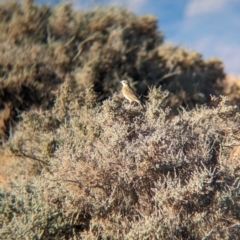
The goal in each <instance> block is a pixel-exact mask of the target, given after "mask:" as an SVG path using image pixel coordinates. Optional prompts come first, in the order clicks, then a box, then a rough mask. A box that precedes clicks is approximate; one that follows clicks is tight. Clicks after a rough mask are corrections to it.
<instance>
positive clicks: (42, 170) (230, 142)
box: [0, 0, 240, 240]
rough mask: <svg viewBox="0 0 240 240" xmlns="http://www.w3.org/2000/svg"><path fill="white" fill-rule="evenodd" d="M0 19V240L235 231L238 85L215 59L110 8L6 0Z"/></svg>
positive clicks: (239, 162) (232, 234)
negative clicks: (126, 90) (124, 84)
mask: <svg viewBox="0 0 240 240" xmlns="http://www.w3.org/2000/svg"><path fill="white" fill-rule="evenodd" d="M0 19H1V21H0V141H1V142H0V143H1V146H0V165H1V169H0V183H1V185H0V236H1V238H2V239H49V240H50V239H99V240H100V239H129V240H130V239H146V240H147V239H149V240H150V239H169V240H170V239H171V240H172V239H205V240H207V239H209V240H210V239H211V240H212V239H239V235H240V198H239V197H240V191H239V184H240V147H239V145H240V132H239V129H240V126H239V125H240V115H239V100H240V98H239V94H238V93H239V92H240V90H239V89H240V85H239V83H238V78H233V77H229V76H226V75H225V73H224V68H223V64H222V62H221V61H220V60H218V59H212V60H204V59H203V58H202V56H201V54H199V53H196V52H192V51H188V50H186V49H185V48H184V47H179V46H178V47H176V46H173V45H171V44H167V43H164V36H163V33H162V32H161V31H160V30H159V29H158V26H157V19H156V18H155V17H153V16H136V15H135V14H133V13H132V12H130V11H128V10H127V9H123V8H119V7H113V6H107V7H106V6H105V7H104V8H101V7H96V8H95V9H90V10H82V11H77V10H74V9H73V8H72V7H71V5H70V4H61V5H58V6H56V7H55V8H52V7H49V6H46V5H42V6H38V5H36V4H35V3H34V1H31V0H25V1H23V2H22V3H19V2H9V1H5V2H1V3H0ZM122 79H127V80H128V81H129V82H130V83H131V86H132V87H133V88H134V89H135V90H136V92H137V93H138V94H139V95H140V96H141V100H142V102H143V104H144V108H143V109H142V108H140V107H139V106H138V105H137V104H136V105H134V104H131V105H129V102H128V101H127V100H125V99H124V98H123V96H122V94H121V91H120V90H121V83H120V82H119V81H120V80H122ZM224 95H227V96H228V97H227V96H224Z"/></svg>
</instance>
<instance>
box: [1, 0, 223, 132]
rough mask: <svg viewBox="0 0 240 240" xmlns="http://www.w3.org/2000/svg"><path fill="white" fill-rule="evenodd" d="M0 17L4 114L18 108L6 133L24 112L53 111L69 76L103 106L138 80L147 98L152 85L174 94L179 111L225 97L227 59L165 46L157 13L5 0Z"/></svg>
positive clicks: (13, 111) (174, 101) (174, 102)
mask: <svg viewBox="0 0 240 240" xmlns="http://www.w3.org/2000/svg"><path fill="white" fill-rule="evenodd" d="M0 18H1V19H2V21H1V24H0V40H1V44H0V54H1V57H0V83H1V84H0V111H1V110H2V109H4V103H7V104H11V106H12V108H11V112H10V116H9V118H8V119H7V124H6V126H5V127H6V130H5V133H4V134H5V135H6V136H8V135H9V123H8V120H10V119H12V120H13V121H12V122H13V123H15V122H17V121H18V115H19V114H20V113H21V112H22V111H26V110H29V109H30V108H34V107H37V108H39V107H41V108H43V109H48V108H49V107H52V105H53V102H54V93H53V92H54V91H55V90H56V89H57V88H58V87H59V85H60V84H61V83H63V82H64V81H65V79H66V78H67V77H70V78H72V79H73V83H72V84H73V85H74V86H75V87H74V89H75V92H79V91H81V90H83V89H84V88H85V86H92V85H93V86H94V90H95V91H96V92H98V93H99V94H98V99H97V101H99V102H101V101H102V100H105V99H108V98H109V97H110V96H112V95H113V93H114V92H116V91H119V84H118V81H119V79H122V78H128V79H129V80H132V81H136V82H138V84H137V90H138V92H139V94H141V95H147V94H148V87H149V86H157V87H158V86H162V87H163V89H164V90H169V91H170V92H171V93H173V95H172V97H171V99H170V104H171V106H172V107H173V108H175V109H176V108H177V107H179V106H184V107H187V108H189V109H191V108H192V107H194V106H195V104H197V103H199V104H202V103H209V101H210V97H209V94H215V95H220V94H221V93H222V88H221V87H219V86H220V85H219V83H221V82H222V80H223V78H224V70H223V66H222V63H221V61H220V60H217V59H215V60H210V61H205V60H203V59H202V56H201V55H200V54H198V53H195V52H191V51H187V50H186V49H184V48H183V47H174V46H171V45H169V44H164V43H163V33H162V32H161V31H160V30H159V29H158V26H157V19H156V18H155V17H153V16H148V15H147V16H140V17H138V16H136V15H135V14H133V13H131V12H129V11H128V10H127V9H122V8H118V7H111V6H109V7H108V6H106V7H104V8H95V9H91V10H87V11H75V10H73V9H72V7H71V5H70V4H61V5H59V6H57V7H55V8H50V7H49V6H45V5H42V6H37V5H36V4H35V3H34V1H32V0H24V1H23V3H18V2H14V1H13V2H3V3H1V4H0ZM12 125H13V126H14V125H15V124H12Z"/></svg>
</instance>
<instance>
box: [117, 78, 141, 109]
mask: <svg viewBox="0 0 240 240" xmlns="http://www.w3.org/2000/svg"><path fill="white" fill-rule="evenodd" d="M121 83H122V85H123V87H122V93H123V96H124V97H125V98H126V99H127V100H128V101H129V102H130V104H131V103H132V102H137V103H138V104H139V105H140V106H141V107H142V108H143V105H142V103H141V101H140V100H139V98H138V97H137V95H136V93H135V92H134V90H133V89H132V88H131V87H130V85H129V82H128V81H127V80H122V81H121Z"/></svg>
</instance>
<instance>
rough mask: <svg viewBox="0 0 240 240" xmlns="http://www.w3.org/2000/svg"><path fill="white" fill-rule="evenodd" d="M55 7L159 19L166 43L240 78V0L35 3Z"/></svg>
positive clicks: (53, 0)
mask: <svg viewBox="0 0 240 240" xmlns="http://www.w3.org/2000/svg"><path fill="white" fill-rule="evenodd" d="M37 2H38V3H50V4H56V3H60V2H73V6H74V7H75V8H79V9H85V8H90V7H93V6H94V5H95V4H96V3H97V4H116V5H120V6H124V7H127V8H128V9H130V10H131V11H133V12H135V13H136V14H138V15H144V14H152V15H154V16H156V17H157V18H158V19H159V22H158V26H159V29H160V30H161V31H162V32H163V33H164V35H165V42H172V43H173V44H174V45H182V46H184V47H186V48H187V49H189V50H195V51H197V52H200V53H201V54H202V55H203V57H204V59H208V58H212V57H217V58H220V59H221V60H222V61H223V62H224V64H225V71H226V73H227V74H231V75H237V76H240V0H72V1H71V0H70V1H65V0H37Z"/></svg>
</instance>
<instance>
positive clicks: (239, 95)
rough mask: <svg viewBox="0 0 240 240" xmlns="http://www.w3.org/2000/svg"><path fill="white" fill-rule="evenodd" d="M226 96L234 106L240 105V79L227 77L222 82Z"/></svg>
mask: <svg viewBox="0 0 240 240" xmlns="http://www.w3.org/2000/svg"><path fill="white" fill-rule="evenodd" d="M222 88H223V92H224V94H225V95H227V96H228V99H229V101H230V102H231V103H232V104H235V105H238V106H239V105H240V77H235V76H227V77H226V78H225V79H224V81H223V82H222Z"/></svg>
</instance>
